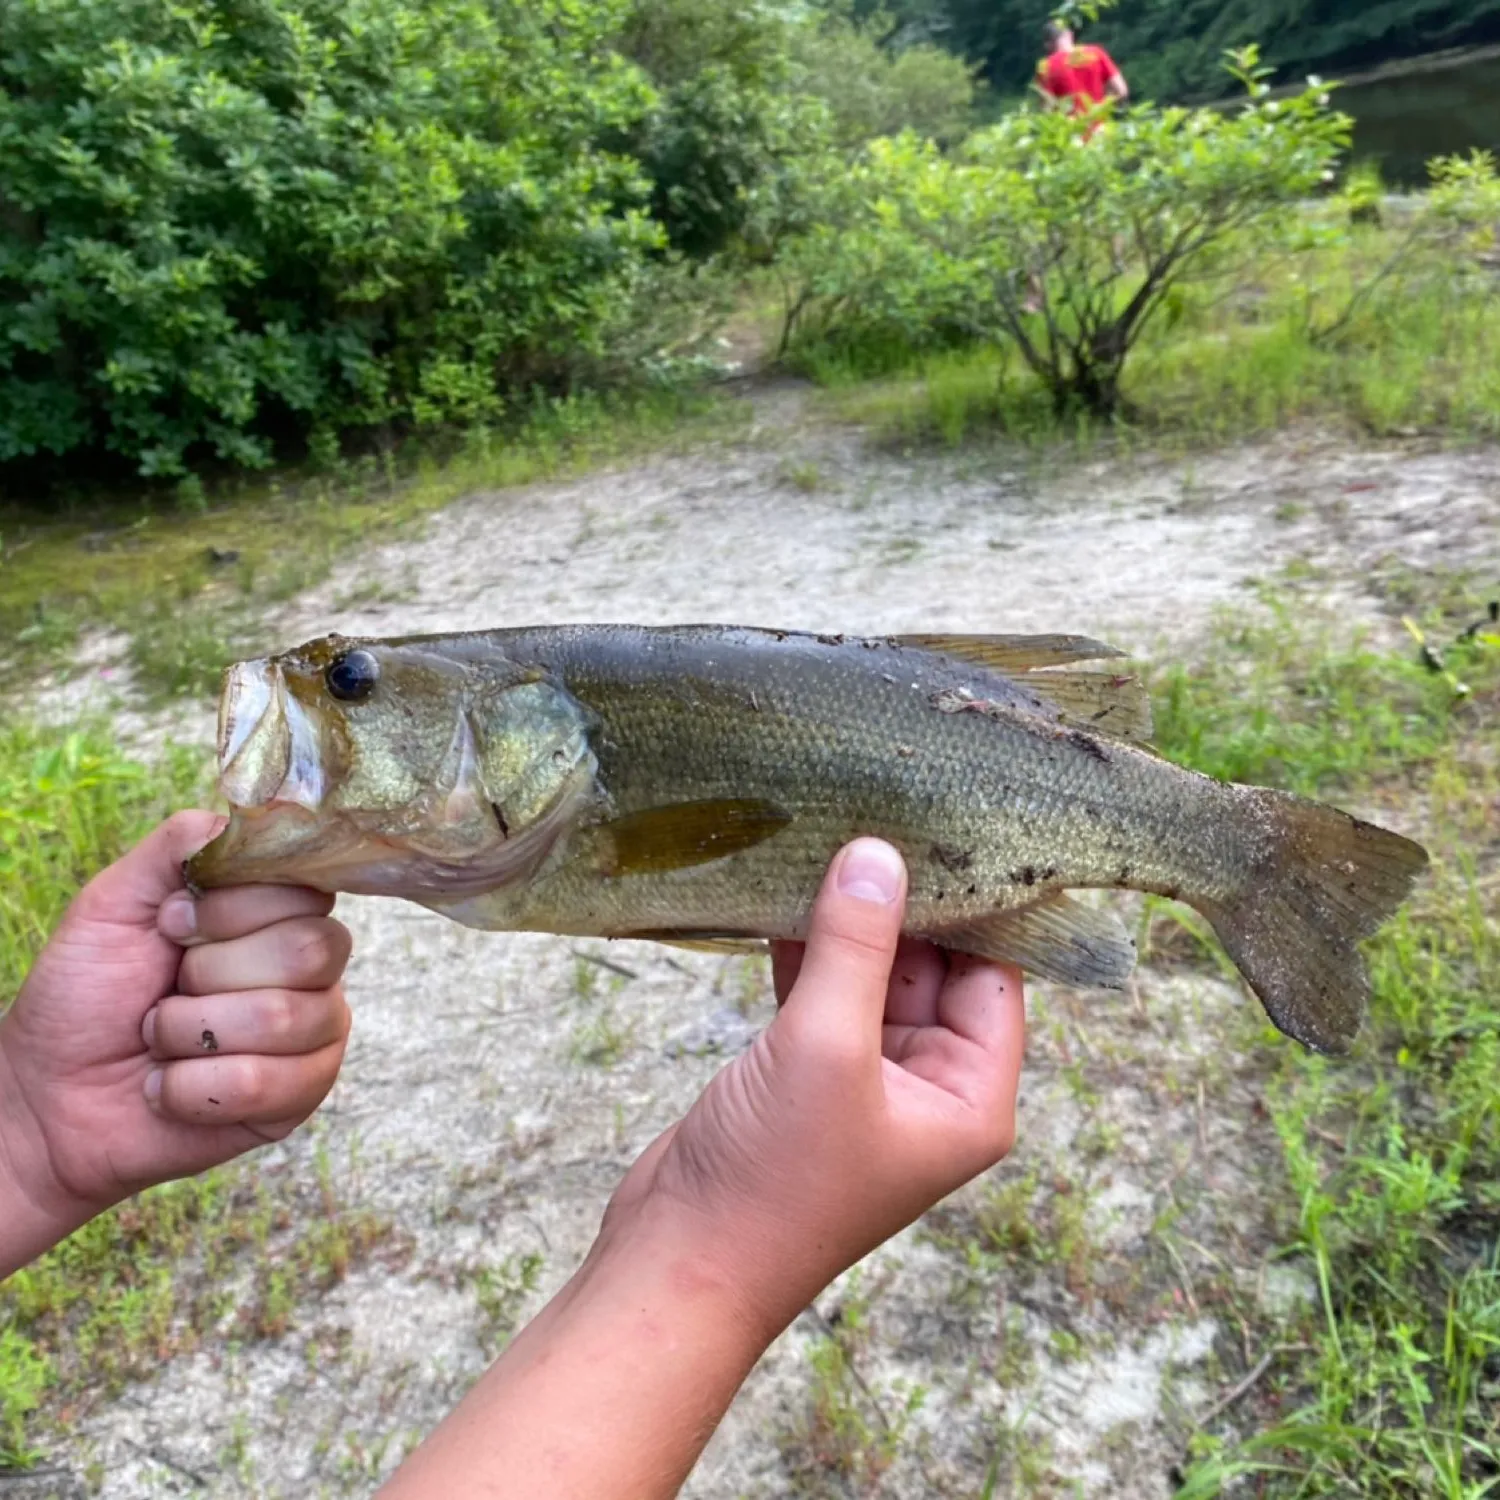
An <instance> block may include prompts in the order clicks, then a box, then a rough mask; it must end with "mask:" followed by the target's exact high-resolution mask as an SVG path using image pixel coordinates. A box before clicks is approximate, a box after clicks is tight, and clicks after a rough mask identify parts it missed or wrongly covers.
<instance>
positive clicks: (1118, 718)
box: [899, 635, 1152, 745]
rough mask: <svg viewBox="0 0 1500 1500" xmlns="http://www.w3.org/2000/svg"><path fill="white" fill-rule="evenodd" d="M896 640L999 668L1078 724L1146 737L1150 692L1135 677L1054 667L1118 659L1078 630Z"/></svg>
mask: <svg viewBox="0 0 1500 1500" xmlns="http://www.w3.org/2000/svg"><path fill="white" fill-rule="evenodd" d="M899 642H900V644H901V645H903V646H918V647H920V648H921V649H922V650H924V651H935V652H938V653H939V654H941V655H943V656H951V657H952V658H953V659H954V660H955V661H962V662H968V663H970V664H971V665H973V666H979V667H984V668H986V669H987V670H989V671H991V672H999V673H1000V674H1001V675H1002V676H1005V677H1009V678H1010V679H1011V680H1012V681H1015V682H1019V683H1020V684H1021V686H1022V687H1023V688H1025V689H1026V690H1027V691H1028V692H1032V693H1036V694H1037V695H1038V697H1041V698H1045V699H1046V700H1047V701H1048V702H1049V703H1050V704H1051V705H1052V706H1053V707H1054V708H1056V709H1057V710H1058V711H1059V712H1060V713H1061V714H1062V716H1063V718H1064V719H1065V720H1066V721H1067V722H1068V723H1069V724H1073V725H1076V726H1077V727H1078V728H1080V729H1087V730H1090V731H1091V732H1093V733H1095V734H1107V735H1110V736H1112V737H1113V738H1115V739H1119V740H1130V741H1133V742H1134V743H1136V744H1141V745H1145V744H1149V743H1150V741H1151V727H1152V726H1151V695H1150V694H1149V693H1148V692H1147V691H1146V686H1145V684H1144V683H1143V682H1142V681H1141V680H1140V678H1139V677H1136V676H1133V675H1132V674H1130V673H1128V672H1104V671H1082V670H1078V669H1076V668H1075V669H1073V670H1067V671H1059V670H1056V669H1057V668H1060V667H1069V666H1070V665H1071V664H1072V663H1074V662H1092V661H1106V660H1119V659H1121V658H1123V656H1124V654H1125V653H1124V652H1123V651H1119V650H1116V648H1115V647H1113V646H1106V645H1105V644H1104V643H1103V642H1102V641H1093V640H1090V639H1089V638H1088V637H1087V636H1081V635H907V636H901V637H899Z"/></svg>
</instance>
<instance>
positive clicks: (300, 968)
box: [177, 917, 351, 995]
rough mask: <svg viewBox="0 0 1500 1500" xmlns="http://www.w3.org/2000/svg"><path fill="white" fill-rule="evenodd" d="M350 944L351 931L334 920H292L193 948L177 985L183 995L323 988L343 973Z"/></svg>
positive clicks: (179, 972)
mask: <svg viewBox="0 0 1500 1500" xmlns="http://www.w3.org/2000/svg"><path fill="white" fill-rule="evenodd" d="M350 946H351V943H350V938H349V932H348V929H347V928H345V927H344V925H343V924H342V923H341V922H335V921H334V920H333V918H332V917H293V918H292V919H291V920H290V921H288V922H278V923H277V924H276V925H275V926H274V927H266V928H264V929H262V930H261V931H260V932H252V933H250V934H249V935H248V936H246V937H241V938H232V939H231V940H230V941H229V942H227V943H206V944H204V946H203V947H201V948H189V949H188V950H187V952H186V953H184V954H183V955H182V966H181V968H180V969H179V970H178V975H177V984H178V988H179V990H180V991H181V992H182V993H183V994H184V995H216V994H219V993H220V992H222V991H228V990H279V989H287V990H324V989H327V988H328V987H329V985H331V984H334V983H335V982H337V980H338V979H339V977H340V976H341V975H342V974H343V972H344V965H345V964H346V963H348V961H349V949H350Z"/></svg>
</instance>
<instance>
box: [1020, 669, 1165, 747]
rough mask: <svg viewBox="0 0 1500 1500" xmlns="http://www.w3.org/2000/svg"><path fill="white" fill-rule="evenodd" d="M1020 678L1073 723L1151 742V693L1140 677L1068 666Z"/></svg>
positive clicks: (1085, 727)
mask: <svg viewBox="0 0 1500 1500" xmlns="http://www.w3.org/2000/svg"><path fill="white" fill-rule="evenodd" d="M1019 680H1020V683H1021V686H1022V687H1024V688H1025V689H1026V690H1027V691H1028V692H1032V693H1035V694H1036V695H1037V696H1038V697H1039V698H1045V699H1046V700H1047V702H1048V703H1050V704H1052V705H1053V707H1054V708H1057V709H1059V710H1060V711H1061V713H1062V716H1063V718H1064V719H1066V720H1067V722H1068V723H1069V724H1075V725H1077V726H1078V727H1079V728H1080V729H1087V730H1090V731H1091V732H1093V733H1096V734H1107V735H1110V736H1111V737H1112V738H1114V739H1117V740H1130V741H1131V742H1132V743H1134V744H1138V745H1148V744H1150V742H1151V729H1152V720H1151V694H1150V693H1149V692H1147V691H1146V684H1145V683H1144V682H1142V681H1141V679H1140V678H1139V677H1134V676H1132V675H1130V674H1129V673H1126V672H1085V671H1075V670H1064V671H1041V672H1028V673H1027V674H1026V675H1025V676H1024V677H1022V678H1020V679H1019Z"/></svg>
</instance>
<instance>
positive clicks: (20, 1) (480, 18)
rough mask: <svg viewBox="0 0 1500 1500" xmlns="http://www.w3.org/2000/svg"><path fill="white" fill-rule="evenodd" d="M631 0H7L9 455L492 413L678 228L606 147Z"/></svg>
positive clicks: (632, 282)
mask: <svg viewBox="0 0 1500 1500" xmlns="http://www.w3.org/2000/svg"><path fill="white" fill-rule="evenodd" d="M622 19H623V8H622V4H621V3H620V0H528V3H525V4H522V3H520V0H423V3H421V4H415V3H403V0H378V3H377V0H244V3H242V4H240V5H237V6H236V7H235V8H234V11H233V14H232V17H229V16H226V13H225V12H224V9H223V7H222V6H219V5H216V4H212V3H210V0H15V3H14V4H12V5H9V6H7V8H6V25H5V41H6V45H5V52H4V56H3V57H0V77H3V82H4V87H3V90H0V230H3V239H0V462H3V461H6V460H12V459H16V458H21V457H26V456H31V455H59V456H60V455H70V454H82V453H87V452H90V451H102V450H112V451H114V452H116V453H118V454H121V455H123V456H124V457H125V458H127V459H128V460H130V461H131V462H132V463H134V464H135V465H136V466H137V467H138V468H139V470H140V471H141V472H142V473H143V474H146V475H174V474H180V473H182V472H183V471H184V469H185V467H186V465H187V464H188V462H189V461H190V460H196V459H197V458H198V457H199V456H200V455H205V454H208V453H212V454H214V455H216V456H217V457H219V458H221V459H226V460H230V461H232V462H234V463H238V464H243V465H252V466H253V465H260V464H264V463H266V462H267V461H268V460H269V458H270V457H271V454H272V451H273V445H274V444H275V443H276V441H277V440H278V439H280V438H283V437H291V436H296V437H309V436H312V437H316V438H318V439H319V441H320V443H321V445H322V446H323V447H324V448H326V446H327V441H328V437H327V435H328V434H329V433H331V432H337V431H339V430H342V429H348V428H359V427H382V426H385V425H387V424H409V423H430V422H446V421H450V420H477V419H484V418H490V417H493V416H494V415H495V414H496V413H497V412H498V411H499V410H500V409H501V408H502V406H503V405H504V403H505V400H506V397H507V394H508V393H509V392H510V391H512V390H526V389H529V388H530V387H531V386H533V385H534V384H536V383H538V382H540V383H544V384H545V383H549V382H550V383H557V382H559V381H562V380H565V378H566V375H567V372H568V370H569V368H570V362H571V361H573V360H574V359H575V358H578V357H580V356H585V357H586V356H589V355H592V354H596V353H598V352H599V345H600V341H601V340H602V339H603V338H604V336H605V331H606V330H607V329H608V327H609V326H610V320H611V318H612V317H613V316H614V315H615V313H616V311H617V309H618V308H619V306H620V305H621V304H622V303H624V302H628V301H630V299H631V297H632V293H633V290H634V288H635V286H636V285H637V283H638V281H639V278H640V277H641V276H642V274H643V268H644V267H645V265H646V263H647V260H648V257H649V254H650V253H651V252H652V251H653V250H654V248H655V247H656V246H657V244H658V243H659V238H660V236H659V231H658V230H657V228H656V227H655V226H654V225H653V224H652V223H651V222H650V220H649V218H648V217H647V216H646V215H645V213H644V212H643V210H642V208H641V205H642V203H643V202H644V195H645V191H646V184H645V183H644V182H643V181H642V180H641V177H640V174H639V172H638V170H637V168H636V166H635V164H634V163H632V162H630V161H629V160H627V159H624V158H622V157H619V156H617V155H613V154H610V153H608V152H605V151H604V150H602V149H600V147H599V146H598V145H597V144H596V143H597V142H598V141H599V140H600V139H602V138H603V137H604V136H606V135H607V134H609V133H611V132H614V133H618V132H620V131H621V130H623V129H626V128H628V127H630V126H631V125H632V124H633V123H634V122H635V121H637V120H638V119H640V118H641V117H642V115H643V114H644V112H645V111H646V110H647V109H648V107H649V106H650V104H651V93H650V90H649V87H648V86H647V85H646V83H645V81H644V80H643V79H642V77H641V75H640V73H639V71H638V70H637V69H635V68H634V67H633V66H631V65H630V64H629V63H628V62H627V61H625V60H624V59H622V58H621V57H620V56H619V55H618V54H617V53H615V52H614V51H613V50H611V47H610V45H609V43H610V42H611V40H612V39H613V37H614V36H615V35H616V33H617V31H618V28H619V25H620V23H621V21H622Z"/></svg>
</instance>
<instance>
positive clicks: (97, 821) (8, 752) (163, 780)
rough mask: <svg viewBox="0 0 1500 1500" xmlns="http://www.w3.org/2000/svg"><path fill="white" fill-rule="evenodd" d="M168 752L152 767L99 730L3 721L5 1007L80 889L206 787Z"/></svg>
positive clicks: (1, 974)
mask: <svg viewBox="0 0 1500 1500" xmlns="http://www.w3.org/2000/svg"><path fill="white" fill-rule="evenodd" d="M206 769H207V768H206V767H205V766H203V765H201V764H199V762H198V761H197V759H196V758H195V757H193V756H192V755H190V754H187V753H170V752H169V755H168V758H167V760H166V761H165V762H164V763H163V764H162V765H159V766H156V767H152V768H147V767H146V766H143V765H141V764H140V763H139V762H136V761H133V760H131V759H129V758H128V757H126V756H124V755H122V754H121V753H120V751H119V750H118V749H117V747H116V746H115V745H114V743H113V742H112V741H111V739H110V738H109V736H108V735H107V734H106V733H105V731H103V730H102V729H100V728H97V727H92V728H91V727H85V728H82V729H71V730H58V731H53V730H43V729H40V728H36V727H33V726H30V725H27V724H9V725H3V726H0V1012H3V1011H4V1010H5V1008H6V1007H7V1006H9V1004H10V1001H11V999H12V998H13V996H14V995H15V992H16V990H17V989H18V988H19V986H20V983H21V980H22V978H23V977H24V975H25V973H26V970H27V968H28V967H29V966H30V963H31V960H32V958H33V957H34V956H35V954H36V952H37V950H38V949H39V948H40V947H41V945H42V944H43V943H44V942H45V941H46V939H47V936H48V934H49V933H51V931H52V929H53V928H54V927H55V926H56V925H57V920H58V918H59V917H60V916H61V915H62V912H63V908H64V907H65V906H66V905H67V904H68V902H69V901H70V900H71V899H72V898H73V896H74V894H75V893H76V892H77V890H78V888H79V886H81V885H82V884H83V883H84V882H85V881H86V880H87V879H88V878H89V877H90V876H92V875H93V874H94V873H95V872H96V871H97V870H99V869H101V868H102V867H103V866H104V865H106V864H108V863H109V862H110V861H111V860H113V859H114V858H115V857H116V856H117V855H119V854H121V853H123V852H124V850H125V849H126V848H128V847H129V846H130V845H131V844H132V843H134V842H135V840H136V839H138V838H139V837H140V836H141V835H142V834H144V833H145V832H146V831H147V830H148V829H149V828H150V827H152V825H153V824H155V823H156V822H158V821H159V820H160V819H161V818H162V817H163V816H164V815H165V814H166V813H168V812H170V811H171V810H173V809H174V808H176V807H181V806H183V805H184V804H185V803H186V802H188V801H190V800H191V799H192V797H193V796H194V795H195V794H196V793H197V792H198V791H200V790H201V789H202V787H203V780H204V772H205V771H206Z"/></svg>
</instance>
